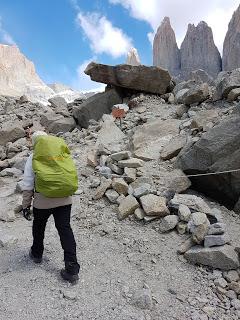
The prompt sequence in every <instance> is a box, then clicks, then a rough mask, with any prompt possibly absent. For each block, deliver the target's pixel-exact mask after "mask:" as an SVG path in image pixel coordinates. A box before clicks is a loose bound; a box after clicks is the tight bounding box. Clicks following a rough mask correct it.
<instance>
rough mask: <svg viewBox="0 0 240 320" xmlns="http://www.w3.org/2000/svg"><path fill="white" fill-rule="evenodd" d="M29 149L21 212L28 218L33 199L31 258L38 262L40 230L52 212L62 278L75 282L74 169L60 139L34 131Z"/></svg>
mask: <svg viewBox="0 0 240 320" xmlns="http://www.w3.org/2000/svg"><path fill="white" fill-rule="evenodd" d="M32 144H33V153H32V154H31V155H30V156H29V157H28V159H27V162H26V165H25V170H24V178H23V200H22V207H23V216H24V217H25V218H26V219H27V220H31V211H30V208H31V204H32V199H33V226H32V235H33V244H32V247H31V249H30V251H29V256H30V258H31V260H33V262H35V263H41V262H42V256H43V251H44V233H45V228H46V224H47V221H48V218H49V217H50V216H51V215H53V218H54V222H55V226H56V229H57V231H58V234H59V237H60V241H61V245H62V248H63V250H64V262H65V269H62V270H61V276H62V278H63V279H64V280H66V281H69V282H71V283H75V282H77V281H78V279H79V276H78V274H79V269H80V266H79V264H78V261H77V255H76V242H75V239H74V235H73V231H72V228H71V225H70V216H71V206H72V197H71V195H73V194H74V192H75V191H76V190H77V187H78V179H77V171H76V168H75V165H74V163H73V160H72V158H71V155H70V151H69V149H68V147H67V145H66V144H65V142H64V140H63V139H61V138H57V137H54V136H50V135H47V134H46V133H45V132H43V131H37V132H35V133H34V134H33V135H32Z"/></svg>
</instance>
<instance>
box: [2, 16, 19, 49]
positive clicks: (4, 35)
mask: <svg viewBox="0 0 240 320" xmlns="http://www.w3.org/2000/svg"><path fill="white" fill-rule="evenodd" d="M0 41H1V42H3V43H4V44H9V45H15V44H16V43H15V41H14V40H13V38H12V36H11V35H10V34H9V33H8V32H7V31H6V30H5V29H4V28H3V23H2V18H1V17H0Z"/></svg>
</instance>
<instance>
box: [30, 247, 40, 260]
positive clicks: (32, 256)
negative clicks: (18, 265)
mask: <svg viewBox="0 0 240 320" xmlns="http://www.w3.org/2000/svg"><path fill="white" fill-rule="evenodd" d="M29 258H30V259H31V260H32V261H33V262H34V263H41V262H42V257H41V258H36V257H34V255H33V254H32V249H30V251H29Z"/></svg>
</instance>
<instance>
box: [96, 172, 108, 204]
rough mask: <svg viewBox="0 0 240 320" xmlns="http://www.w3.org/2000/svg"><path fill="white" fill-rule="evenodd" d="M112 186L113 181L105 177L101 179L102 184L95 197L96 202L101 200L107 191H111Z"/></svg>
mask: <svg viewBox="0 0 240 320" xmlns="http://www.w3.org/2000/svg"><path fill="white" fill-rule="evenodd" d="M111 185H112V180H110V179H106V178H105V177H102V178H101V184H100V186H99V187H98V188H97V190H96V193H95V195H94V197H93V199H94V200H99V199H101V198H102V197H103V196H104V194H105V192H106V191H107V189H110V187H111Z"/></svg>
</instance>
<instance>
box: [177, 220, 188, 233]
mask: <svg viewBox="0 0 240 320" xmlns="http://www.w3.org/2000/svg"><path fill="white" fill-rule="evenodd" d="M187 227H188V225H187V223H186V222H183V221H180V222H179V223H178V225H177V232H178V233H179V234H185V233H186V232H187Z"/></svg>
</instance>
